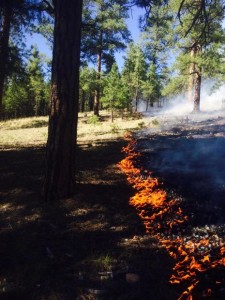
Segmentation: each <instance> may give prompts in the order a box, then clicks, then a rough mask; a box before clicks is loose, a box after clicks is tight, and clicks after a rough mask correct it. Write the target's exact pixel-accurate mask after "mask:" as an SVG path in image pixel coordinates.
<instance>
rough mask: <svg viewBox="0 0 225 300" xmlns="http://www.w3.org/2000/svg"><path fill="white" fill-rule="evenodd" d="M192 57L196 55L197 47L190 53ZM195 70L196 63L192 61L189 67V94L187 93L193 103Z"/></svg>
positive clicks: (189, 100)
mask: <svg viewBox="0 0 225 300" xmlns="http://www.w3.org/2000/svg"><path fill="white" fill-rule="evenodd" d="M190 56H191V58H193V57H194V56H195V49H194V48H192V49H191V53H190ZM194 70H195V63H194V62H192V63H191V64H190V67H189V80H188V95H187V98H188V99H187V100H188V102H189V103H192V101H193V88H194V75H193V73H194Z"/></svg>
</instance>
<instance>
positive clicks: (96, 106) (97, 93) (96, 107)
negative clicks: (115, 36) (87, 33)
mask: <svg viewBox="0 0 225 300" xmlns="http://www.w3.org/2000/svg"><path fill="white" fill-rule="evenodd" d="M102 34H103V33H102V31H101V32H100V37H99V41H100V43H99V45H100V46H99V52H98V64H97V75H96V79H97V82H98V83H97V88H96V91H95V98H94V115H95V116H99V102H100V87H99V81H100V78H101V69H102V38H103V36H102Z"/></svg>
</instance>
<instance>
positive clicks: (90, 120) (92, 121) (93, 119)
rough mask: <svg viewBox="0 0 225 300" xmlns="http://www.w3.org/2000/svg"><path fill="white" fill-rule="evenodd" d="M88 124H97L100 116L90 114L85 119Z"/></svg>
mask: <svg viewBox="0 0 225 300" xmlns="http://www.w3.org/2000/svg"><path fill="white" fill-rule="evenodd" d="M87 123H88V124H93V125H98V124H100V118H99V117H98V116H96V115H93V116H90V117H89V118H88V120H87Z"/></svg>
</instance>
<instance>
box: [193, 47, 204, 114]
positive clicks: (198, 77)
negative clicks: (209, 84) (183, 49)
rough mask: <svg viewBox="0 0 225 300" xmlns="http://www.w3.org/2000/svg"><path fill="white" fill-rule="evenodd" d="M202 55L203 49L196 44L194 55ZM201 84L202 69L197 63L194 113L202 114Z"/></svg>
mask: <svg viewBox="0 0 225 300" xmlns="http://www.w3.org/2000/svg"><path fill="white" fill-rule="evenodd" d="M201 53H202V47H201V46H199V45H197V44H196V46H195V49H194V55H201ZM201 82H202V70H201V67H200V66H199V65H198V64H197V63H195V69H194V107H193V113H198V112H200V100H201Z"/></svg>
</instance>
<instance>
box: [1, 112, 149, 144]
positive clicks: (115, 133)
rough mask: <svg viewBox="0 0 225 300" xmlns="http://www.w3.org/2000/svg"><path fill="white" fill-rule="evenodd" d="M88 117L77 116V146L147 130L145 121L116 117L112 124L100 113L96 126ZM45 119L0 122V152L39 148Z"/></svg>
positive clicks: (89, 114)
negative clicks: (0, 150) (21, 148)
mask: <svg viewBox="0 0 225 300" xmlns="http://www.w3.org/2000/svg"><path fill="white" fill-rule="evenodd" d="M91 116H92V113H88V114H82V113H80V114H79V121H78V144H83V143H87V144H89V143H90V144H92V143H94V142H95V141H96V140H98V141H104V140H110V139H115V138H120V137H123V136H124V133H125V132H126V131H129V130H140V129H141V128H143V127H146V126H149V122H150V121H149V119H147V118H143V117H140V118H138V119H135V118H134V117H132V116H131V117H129V118H128V117H127V118H126V119H122V118H121V117H116V118H115V121H114V122H113V123H112V122H111V120H110V115H109V113H108V112H106V111H103V112H101V120H100V121H99V122H92V123H91V122H90V120H91ZM47 125H48V117H30V118H21V119H15V120H7V121H3V122H0V148H1V149H4V148H15V147H27V146H28V147H31V146H34V147H35V146H36V147H37V146H43V145H45V144H46V140H47Z"/></svg>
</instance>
